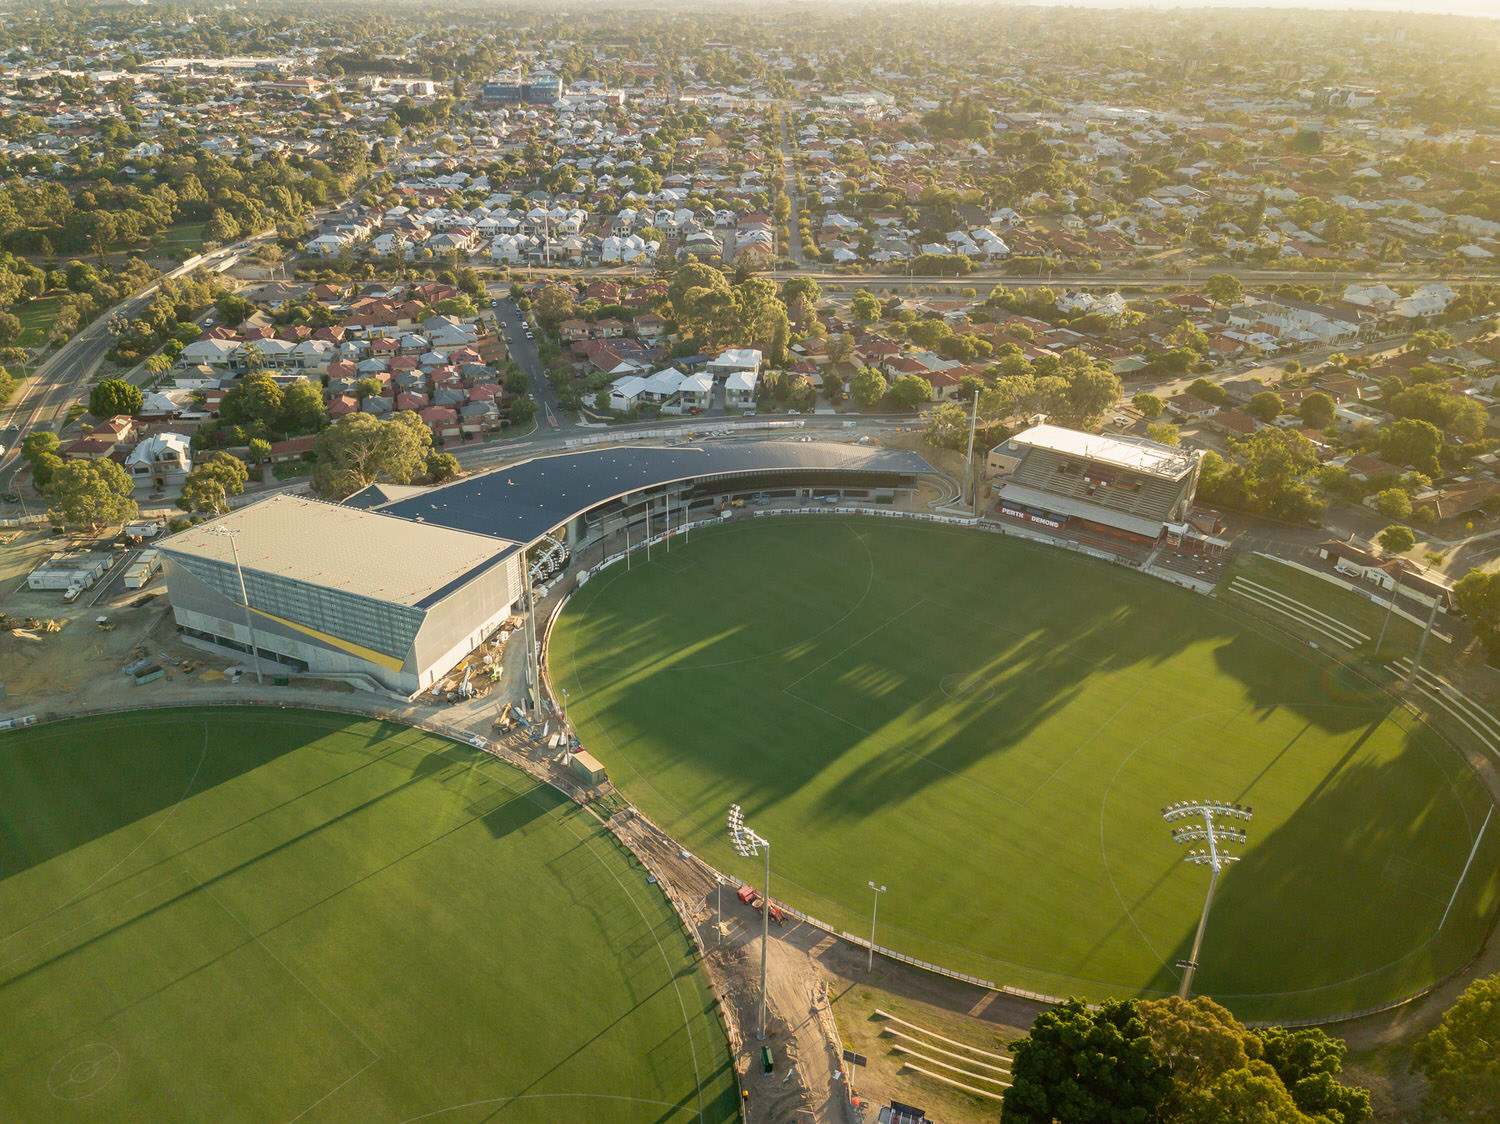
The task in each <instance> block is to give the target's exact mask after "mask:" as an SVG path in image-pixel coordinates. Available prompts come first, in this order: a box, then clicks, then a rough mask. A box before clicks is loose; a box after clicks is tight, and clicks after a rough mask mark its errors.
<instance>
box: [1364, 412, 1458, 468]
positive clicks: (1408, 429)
mask: <svg viewBox="0 0 1500 1124" xmlns="http://www.w3.org/2000/svg"><path fill="white" fill-rule="evenodd" d="M1379 443H1380V455H1381V456H1383V457H1384V458H1385V459H1386V460H1388V461H1390V462H1391V463H1392V464H1404V465H1410V466H1411V467H1412V468H1415V469H1416V470H1417V471H1418V472H1421V473H1424V474H1425V475H1427V476H1436V475H1437V474H1438V452H1439V450H1441V449H1442V447H1443V434H1442V432H1441V431H1440V430H1439V429H1438V427H1437V426H1435V425H1433V424H1432V423H1431V422H1428V421H1420V420H1418V419H1416V418H1403V419H1402V420H1401V421H1398V422H1393V423H1392V424H1391V425H1388V426H1386V427H1385V428H1383V429H1382V430H1380V433H1379Z"/></svg>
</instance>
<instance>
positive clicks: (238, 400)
mask: <svg viewBox="0 0 1500 1124" xmlns="http://www.w3.org/2000/svg"><path fill="white" fill-rule="evenodd" d="M282 399H283V396H282V392H281V386H280V385H279V384H278V383H277V382H276V380H275V379H274V378H272V377H271V375H270V372H268V371H252V372H250V373H249V374H248V375H246V376H245V377H244V378H242V379H240V381H239V382H238V383H237V384H236V385H234V386H232V387H231V388H230V389H229V390H228V392H226V393H225V395H224V398H223V400H222V401H220V403H219V420H220V421H222V422H223V423H224V424H225V425H239V426H244V427H246V428H247V429H259V430H264V431H269V430H270V429H271V428H273V427H274V426H275V425H276V424H277V422H278V421H279V420H280V418H281V410H282Z"/></svg>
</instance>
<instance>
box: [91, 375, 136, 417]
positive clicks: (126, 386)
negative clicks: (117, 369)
mask: <svg viewBox="0 0 1500 1124" xmlns="http://www.w3.org/2000/svg"><path fill="white" fill-rule="evenodd" d="M144 400H145V396H144V395H143V394H142V393H141V388H140V387H138V386H132V385H131V384H130V383H128V382H126V381H125V380H124V379H105V380H104V381H103V382H101V383H99V384H98V385H97V386H95V387H94V389H93V390H91V391H89V413H91V414H93V415H94V417H96V418H112V417H115V416H117V415H119V414H127V415H133V414H135V413H136V412H137V411H138V410H139V409H140V408H141V403H142V402H143V401H144Z"/></svg>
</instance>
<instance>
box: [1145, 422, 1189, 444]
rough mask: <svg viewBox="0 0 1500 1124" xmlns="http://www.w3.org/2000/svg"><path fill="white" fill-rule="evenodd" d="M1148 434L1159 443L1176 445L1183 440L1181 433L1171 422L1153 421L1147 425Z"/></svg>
mask: <svg viewBox="0 0 1500 1124" xmlns="http://www.w3.org/2000/svg"><path fill="white" fill-rule="evenodd" d="M1146 436H1147V437H1149V438H1150V439H1151V440H1152V441H1155V442H1156V443H1157V444H1158V445H1176V444H1178V443H1179V442H1180V441H1181V440H1182V435H1181V433H1180V432H1179V431H1178V429H1177V427H1176V426H1175V425H1173V424H1171V423H1170V422H1151V423H1150V424H1149V425H1147V426H1146Z"/></svg>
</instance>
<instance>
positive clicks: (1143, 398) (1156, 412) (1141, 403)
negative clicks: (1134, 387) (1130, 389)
mask: <svg viewBox="0 0 1500 1124" xmlns="http://www.w3.org/2000/svg"><path fill="white" fill-rule="evenodd" d="M1130 404H1131V405H1132V406H1134V407H1135V408H1136V409H1137V410H1139V411H1140V412H1141V416H1142V417H1144V418H1145V419H1146V420H1147V421H1155V420H1156V419H1157V418H1159V417H1161V412H1162V410H1163V409H1165V405H1164V403H1163V402H1162V400H1161V399H1160V398H1158V397H1157V396H1156V395H1154V394H1147V393H1146V392H1145V391H1141V393H1139V394H1137V395H1136V396H1135V397H1134V398H1132V399H1131V400H1130Z"/></svg>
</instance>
